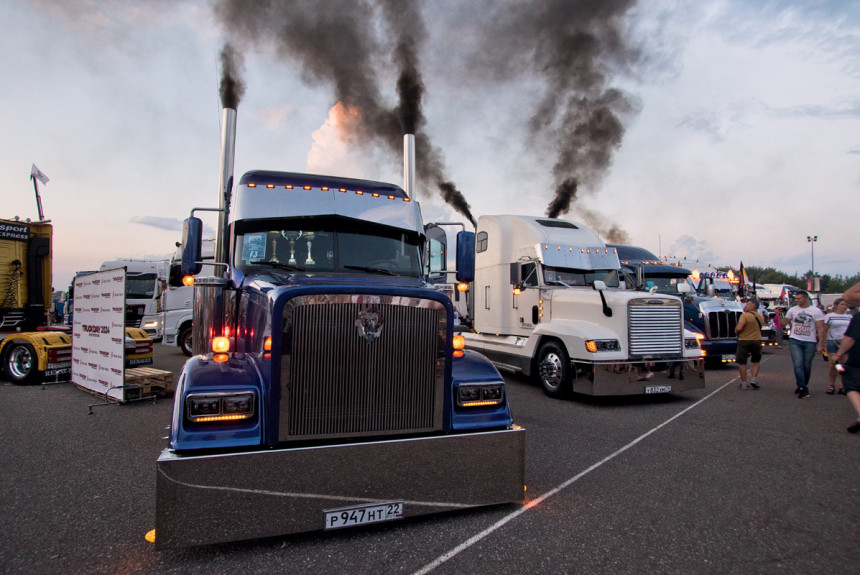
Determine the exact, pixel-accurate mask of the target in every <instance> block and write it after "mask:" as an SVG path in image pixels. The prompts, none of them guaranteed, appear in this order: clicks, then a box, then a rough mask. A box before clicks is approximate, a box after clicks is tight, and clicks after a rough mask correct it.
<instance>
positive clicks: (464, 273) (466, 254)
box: [457, 231, 475, 282]
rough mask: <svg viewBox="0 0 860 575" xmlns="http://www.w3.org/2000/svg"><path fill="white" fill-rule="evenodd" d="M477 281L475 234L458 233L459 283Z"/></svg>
mask: <svg viewBox="0 0 860 575" xmlns="http://www.w3.org/2000/svg"><path fill="white" fill-rule="evenodd" d="M474 279H475V232H465V231H464V232H458V233H457V281H458V282H470V281H472V280H474Z"/></svg>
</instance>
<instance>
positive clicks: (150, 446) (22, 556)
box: [0, 345, 860, 574]
mask: <svg viewBox="0 0 860 575" xmlns="http://www.w3.org/2000/svg"><path fill="white" fill-rule="evenodd" d="M184 359H185V358H184V356H182V354H181V353H180V352H179V351H178V350H176V349H174V348H166V347H164V346H161V345H156V357H155V364H154V366H153V367H156V368H161V369H167V370H170V371H173V372H174V374H178V372H179V368H180V366H181V365H182V363H183V362H184ZM708 376H709V377H708V386H707V389H704V390H697V391H694V392H685V393H683V394H668V395H661V396H648V397H644V396H643V397H629V398H612V399H593V398H582V397H580V398H576V399H574V400H570V401H560V400H553V399H550V398H548V397H546V396H544V394H543V392H542V391H541V389H540V388H539V387H538V386H536V385H534V384H532V383H530V382H528V381H525V380H523V379H519V378H512V377H508V378H507V380H508V384H509V385H508V393H509V396H510V399H511V402H512V405H513V409H514V417H515V420H516V421H517V423H519V424H520V425H522V426H524V427H525V428H526V429H527V459H526V484H527V492H526V501H525V503H524V504H523V505H519V504H517V505H502V506H495V507H489V508H484V509H473V510H466V511H461V512H456V513H448V514H443V515H436V516H426V517H419V518H415V519H411V520H406V521H402V522H397V523H389V524H382V525H376V526H371V527H364V528H357V529H353V530H341V531H336V532H327V533H309V534H302V535H292V536H285V537H276V538H270V539H264V540H257V541H251V542H241V543H233V544H228V545H213V546H208V547H201V548H194V549H186V550H180V551H162V552H159V551H156V550H155V549H154V546H153V545H152V544H151V543H148V542H147V541H146V540H145V539H144V536H145V534H146V533H147V532H148V531H149V530H150V529H152V528H153V527H154V523H155V461H156V459H157V457H158V454H159V453H160V452H161V450H162V449H163V448H164V447H165V445H166V441H165V440H164V437H165V436H166V434H167V429H166V428H167V426H168V425H169V422H170V415H171V412H172V400H170V399H159V400H157V401H155V402H152V401H146V402H139V403H134V404H128V405H110V406H97V407H94V408H92V409H90V405H92V404H97V403H99V402H100V400H99V399H98V398H95V397H93V396H91V395H89V394H88V393H86V392H84V391H81V390H79V389H77V388H76V387H75V386H74V385H72V384H69V383H62V384H56V385H48V386H45V387H42V386H33V387H19V386H12V385H8V384H5V383H2V384H0V421H2V434H3V443H2V446H3V448H2V450H0V465H2V474H0V493H2V507H3V509H4V511H5V513H3V514H2V517H0V541H2V544H0V572H2V573H28V574H29V573H46V574H53V573H58V574H59V573H63V574H66V573H88V574H89V573H106V574H107V573H111V574H123V573H147V574H148V573H182V574H186V573H201V574H202V573H206V574H211V573H234V572H242V573H350V574H357V573H374V574H376V573H423V572H430V573H439V574H460V573H475V574H484V573H486V574H499V573H517V574H523V573H634V572H637V573H638V572H648V573H827V574H841V573H845V574H848V573H852V574H853V573H856V572H858V568H860V549H858V546H857V544H856V542H855V541H856V537H857V535H858V533H860V484H858V478H860V457H858V455H860V434H857V435H851V434H849V433H847V432H846V430H845V428H846V426H847V425H848V424H849V423H851V421H852V420H853V411H852V410H851V408H850V406H849V405H848V402H847V401H846V399H845V397H844V396H840V395H832V396H831V395H826V394H825V393H824V390H825V388H826V365H825V363H824V362H823V361H822V360H821V358H820V357H819V358H817V359H816V365H815V371H814V374H813V381H812V385H811V391H812V397H811V398H809V399H805V400H799V399H797V398H796V396H795V395H794V393H793V389H794V382H793V375H792V370H791V360H790V358H789V355H788V351H787V350H772V351H770V352H769V353H767V354H766V355H765V359H764V361H763V363H762V372H761V375H760V377H759V381H760V382H761V385H762V389H761V390H757V391H753V390H747V391H743V390H740V389H738V387H737V380H736V370H735V369H731V368H724V369H717V370H709V372H708ZM90 411H92V414H90ZM486 456H487V457H492V454H486ZM404 463H405V464H408V462H404ZM216 511H217V510H213V512H216Z"/></svg>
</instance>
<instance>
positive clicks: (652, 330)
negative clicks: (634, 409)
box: [464, 215, 705, 397]
mask: <svg viewBox="0 0 860 575" xmlns="http://www.w3.org/2000/svg"><path fill="white" fill-rule="evenodd" d="M477 224H478V225H477V233H476V236H475V238H476V239H475V242H476V243H475V280H474V282H473V288H472V291H473V293H472V300H473V305H472V307H473V310H472V311H473V314H472V316H473V317H472V319H473V324H472V327H473V329H474V333H466V334H464V335H465V338H466V347H467V348H468V349H473V350H475V351H479V352H480V353H482V354H484V355H486V356H487V357H488V358H489V359H490V360H491V361H492V362H493V363H494V364H495V365H496V367H498V368H499V369H502V370H507V371H513V372H519V373H522V374H524V375H526V376H534V377H535V378H536V379H537V380H538V381H539V382H540V384H541V385H542V387H543V390H544V392H545V393H546V394H547V395H549V396H551V397H567V396H570V395H571V394H573V393H581V394H587V395H630V394H652V393H669V392H675V391H684V390H689V389H697V388H703V387H705V379H704V369H703V368H702V365H701V361H700V360H701V358H702V352H701V349H700V348H699V343H698V340H697V339H696V337H695V335H693V334H686V333H685V330H684V322H683V314H682V311H681V309H682V308H681V306H682V303H681V300H680V299H678V298H676V297H670V296H666V295H663V294H650V293H647V292H638V291H628V290H623V289H620V285H621V278H620V271H621V270H620V264H619V260H618V254H617V253H616V250H615V249H614V248H610V247H608V246H606V245H604V243H603V241H601V240H600V238H599V237H598V236H597V234H595V233H594V232H593V231H592V230H590V229H588V228H587V227H585V226H583V225H581V224H578V223H574V222H571V221H567V220H561V219H551V218H540V217H529V216H517V215H498V216H482V217H480V218H479V219H478V222H477ZM672 364H678V365H677V366H676V367H681V366H685V367H686V368H687V369H686V371H687V374H686V377H685V378H683V379H670V378H669V375H670V374H672V375H673V376H674V375H675V374H673V373H672V371H670V368H671V366H672ZM682 371H683V370H682Z"/></svg>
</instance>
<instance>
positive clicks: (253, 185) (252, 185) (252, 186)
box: [248, 182, 257, 188]
mask: <svg viewBox="0 0 860 575" xmlns="http://www.w3.org/2000/svg"><path fill="white" fill-rule="evenodd" d="M248 187H249V188H256V187H257V184H255V183H253V182H251V183H250V184H248Z"/></svg>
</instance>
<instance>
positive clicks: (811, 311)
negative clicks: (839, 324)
mask: <svg viewBox="0 0 860 575" xmlns="http://www.w3.org/2000/svg"><path fill="white" fill-rule="evenodd" d="M794 301H795V302H796V304H797V305H794V306H792V308H791V309H789V310H788V312H787V313H786V314H785V315H784V316H780V318H779V323H780V324H782V325H784V326H790V327H791V335H790V336H789V337H788V349H789V352H790V353H791V363H792V364H794V380H795V383H796V384H797V389H795V390H794V393H796V394H797V397H798V399H806V398H808V397H809V378H810V376H811V375H812V360H814V359H815V353H816V352H818V353H821V352H823V351H824V337H823V335H824V313H823V312H822V311H821V310H820V309H818V308H817V307H815V306H814V305H812V302H811V301H810V300H809V294H808V293H807V292H805V291H799V292H797V293H796V294H794Z"/></svg>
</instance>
